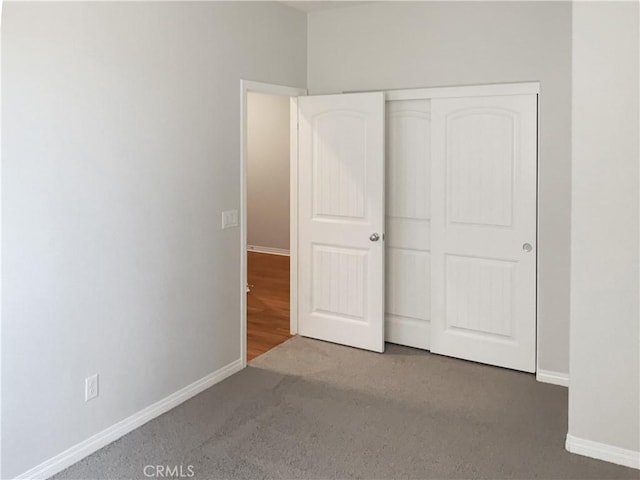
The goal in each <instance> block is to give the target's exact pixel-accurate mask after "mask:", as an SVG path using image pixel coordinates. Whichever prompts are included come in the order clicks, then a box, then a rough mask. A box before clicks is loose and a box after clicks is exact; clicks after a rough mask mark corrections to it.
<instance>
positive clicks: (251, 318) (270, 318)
mask: <svg viewBox="0 0 640 480" xmlns="http://www.w3.org/2000/svg"><path fill="white" fill-rule="evenodd" d="M247 269H248V277H249V285H251V287H250V288H251V291H250V292H249V293H248V294H247V360H252V359H254V358H255V357H257V356H258V355H262V354H263V353H265V352H267V351H269V350H271V349H272V348H273V347H275V346H276V345H280V344H281V343H282V342H284V341H285V340H287V339H288V338H290V337H291V335H290V334H289V257H285V256H282V255H270V254H266V253H256V252H249V253H248V256H247Z"/></svg>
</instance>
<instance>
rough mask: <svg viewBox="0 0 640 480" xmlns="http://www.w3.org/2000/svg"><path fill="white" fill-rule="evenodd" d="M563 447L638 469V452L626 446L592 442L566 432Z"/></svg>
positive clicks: (639, 462) (639, 456) (639, 454)
mask: <svg viewBox="0 0 640 480" xmlns="http://www.w3.org/2000/svg"><path fill="white" fill-rule="evenodd" d="M565 448H566V449H567V451H569V452H571V453H576V454H578V455H584V456H585V457H591V458H596V459H598V460H604V461H605V462H611V463H616V464H618V465H624V466H625V467H631V468H636V469H640V452H636V451H634V450H627V449H626V448H620V447H614V446H613V445H607V444H605V443H599V442H593V441H591V440H585V439H583V438H578V437H574V436H573V435H569V434H567V441H566V443H565Z"/></svg>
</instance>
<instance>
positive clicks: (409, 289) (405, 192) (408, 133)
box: [385, 100, 431, 350]
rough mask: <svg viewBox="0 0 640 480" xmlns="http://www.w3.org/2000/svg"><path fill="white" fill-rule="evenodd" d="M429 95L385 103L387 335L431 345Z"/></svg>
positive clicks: (399, 340)
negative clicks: (419, 98)
mask: <svg viewBox="0 0 640 480" xmlns="http://www.w3.org/2000/svg"><path fill="white" fill-rule="evenodd" d="M430 115H431V112H430V103H429V100H398V101H389V102H387V158H386V164H387V166H386V171H387V205H386V209H387V242H386V247H387V264H386V279H387V280H386V294H387V297H386V303H385V305H386V339H387V341H389V342H392V343H398V344H401V345H408V346H411V347H416V348H422V349H425V350H429V348H430V347H431V345H430V335H429V327H430V326H429V318H430V316H431V312H430V308H431V305H430V299H431V257H430V255H431V254H430V243H431V238H430V236H431V235H430V219H431V208H430V204H431V140H430V139H431V118H430Z"/></svg>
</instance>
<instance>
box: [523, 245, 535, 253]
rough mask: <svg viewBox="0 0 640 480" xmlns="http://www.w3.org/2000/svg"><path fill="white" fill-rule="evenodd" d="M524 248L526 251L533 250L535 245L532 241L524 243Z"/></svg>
mask: <svg viewBox="0 0 640 480" xmlns="http://www.w3.org/2000/svg"><path fill="white" fill-rule="evenodd" d="M522 250H524V253H529V252H531V250H533V247H532V246H531V244H530V243H523V244H522Z"/></svg>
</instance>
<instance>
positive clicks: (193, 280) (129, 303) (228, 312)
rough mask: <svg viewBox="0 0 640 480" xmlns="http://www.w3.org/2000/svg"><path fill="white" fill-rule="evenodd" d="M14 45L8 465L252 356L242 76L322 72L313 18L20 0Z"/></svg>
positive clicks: (9, 90)
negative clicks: (242, 219) (238, 225)
mask: <svg viewBox="0 0 640 480" xmlns="http://www.w3.org/2000/svg"><path fill="white" fill-rule="evenodd" d="M2 49H3V51H2V62H3V64H2V75H3V78H2V100H3V104H2V128H3V131H2V139H3V146H2V147H3V152H2V231H3V238H2V257H3V272H2V277H3V282H2V287H3V289H2V310H3V321H2V356H3V358H2V392H3V398H2V439H3V442H2V443H3V445H2V446H3V451H2V456H3V458H2V464H3V471H2V475H1V476H2V478H10V477H13V476H15V475H17V474H20V473H22V472H24V471H26V470H27V469H29V468H32V467H34V466H36V465H37V464H39V463H40V462H42V461H44V460H46V459H49V458H50V457H52V456H54V455H56V454H58V453H60V452H62V451H63V450H65V449H67V448H68V447H70V446H72V445H74V444H76V443H78V442H80V441H82V440H84V439H86V438H88V437H89V436H91V435H93V434H95V433H97V432H99V431H101V430H103V429H105V428H106V427H109V426H111V425H112V424H114V423H115V422H117V421H119V420H122V419H124V418H125V417H127V416H129V415H131V414H133V413H135V412H137V411H139V410H141V409H142V408H144V407H147V406H148V405H150V404H152V403H153V402H155V401H158V400H160V399H162V398H164V397H166V396H167V395H169V394H171V393H173V392H175V391H177V390H178V389H180V388H182V387H185V386H186V385H188V384H190V383H192V382H194V381H196V380H198V379H200V378H202V377H204V376H206V375H207V374H209V373H211V372H213V371H215V370H217V369H219V368H221V367H223V366H224V365H227V364H229V363H230V362H233V361H234V360H237V359H239V357H240V338H239V335H240V328H239V323H238V322H239V318H238V312H239V305H240V298H239V295H240V289H239V282H240V278H239V275H240V270H239V268H238V267H239V265H240V250H239V248H240V231H239V229H231V230H225V231H221V230H220V213H221V211H222V210H223V209H232V208H233V209H238V208H239V207H240V190H239V187H240V168H239V156H240V152H239V145H240V138H239V132H240V128H239V124H240V119H239V112H240V104H239V103H240V102H239V99H240V79H241V78H246V79H250V80H257V81H264V82H271V83H279V84H286V85H293V86H300V87H304V86H305V83H306V78H305V77H306V18H305V15H304V14H302V13H300V12H296V11H295V10H293V9H290V8H289V7H286V6H283V5H279V4H276V3H262V2H258V3H244V2H238V3H235V2H234V3H226V2H223V3H219V2H211V3H199V2H194V3H187V2H185V3H162V2H157V3H156V2H153V3H152V2H141V3H120V2H104V3H76V2H69V3H48V2H44V3H8V4H5V5H4V12H3V20H2ZM92 373H99V374H100V382H101V383H100V397H99V398H98V399H96V400H92V401H91V402H89V403H85V402H84V397H83V395H84V392H83V389H84V378H85V377H86V376H87V375H88V374H92Z"/></svg>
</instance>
